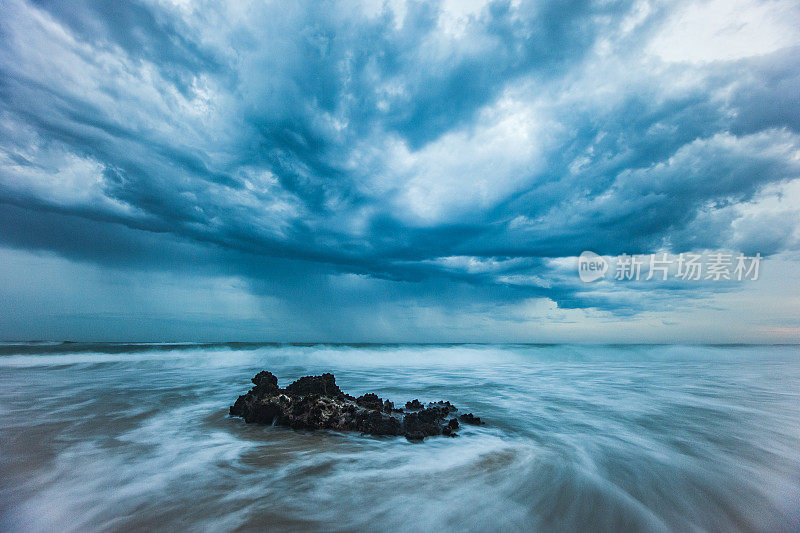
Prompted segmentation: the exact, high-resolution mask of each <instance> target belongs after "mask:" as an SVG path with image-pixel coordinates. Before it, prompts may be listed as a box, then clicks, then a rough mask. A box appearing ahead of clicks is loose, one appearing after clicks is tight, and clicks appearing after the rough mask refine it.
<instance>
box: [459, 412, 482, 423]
mask: <svg viewBox="0 0 800 533" xmlns="http://www.w3.org/2000/svg"><path fill="white" fill-rule="evenodd" d="M459 418H460V419H461V421H462V422H464V423H465V424H471V425H473V426H483V425H484V423H483V421H482V420H481V419H480V417H478V416H475V415H473V414H472V413H466V414H463V415H461V416H460V417H459Z"/></svg>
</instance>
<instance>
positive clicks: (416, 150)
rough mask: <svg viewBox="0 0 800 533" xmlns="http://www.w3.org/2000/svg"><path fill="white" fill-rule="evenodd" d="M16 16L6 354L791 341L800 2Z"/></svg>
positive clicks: (2, 271)
mask: <svg viewBox="0 0 800 533" xmlns="http://www.w3.org/2000/svg"><path fill="white" fill-rule="evenodd" d="M1 4H2V9H0V35H2V39H0V308H2V309H3V313H2V315H3V316H2V317H0V337H2V338H6V339H30V338H39V339H40V338H47V339H61V338H70V339H87V340H203V341H210V340H278V341H292V340H314V341H317V340H328V341H487V342H493V341H525V342H565V341H580V342H593V341H594V342H796V341H800V273H798V271H800V269H798V266H800V254H798V248H799V245H800V213H799V212H798V210H799V209H800V207H799V206H800V96H799V95H800V61H798V57H800V29H799V28H798V25H797V24H796V21H797V20H800V6H798V5H797V3H796V2H793V1H765V2H757V1H748V0H712V1H708V2H697V1H670V2H655V1H602V2H586V1H573V2H559V3H553V2H542V1H538V2H526V1H522V0H520V1H512V2H499V1H497V2H488V3H487V2H476V1H449V0H448V1H444V2H401V1H398V2H380V1H377V2H376V1H366V0H365V1H361V2H341V3H340V2H321V3H320V2H291V3H286V2H226V3H224V4H225V5H217V4H216V3H212V2H193V1H188V0H161V1H156V0H153V1H143V2H119V3H118V2H113V1H74V2H68V3H67V2H61V1H38V2H24V1H19V0H3V1H2V3H1ZM584 250H592V251H594V252H597V253H599V254H602V255H605V256H609V257H615V256H619V255H620V254H624V253H627V254H651V253H656V252H668V253H670V254H679V253H682V252H684V253H689V252H700V253H709V252H711V251H724V252H726V253H731V254H738V253H740V252H741V253H745V254H755V253H760V254H761V255H762V256H763V257H764V260H763V262H762V264H761V275H760V278H759V279H758V280H755V281H752V280H751V281H746V282H741V283H734V282H730V283H724V282H723V283H713V282H705V281H701V282H699V283H694V284H692V283H679V282H673V281H670V282H664V283H659V282H657V281H650V282H647V283H645V282H641V283H624V282H616V281H614V280H611V279H607V280H601V281H599V282H597V283H593V284H587V283H583V282H581V281H580V280H579V279H578V276H577V271H576V266H575V258H576V256H578V255H580V254H581V252H583V251H584Z"/></svg>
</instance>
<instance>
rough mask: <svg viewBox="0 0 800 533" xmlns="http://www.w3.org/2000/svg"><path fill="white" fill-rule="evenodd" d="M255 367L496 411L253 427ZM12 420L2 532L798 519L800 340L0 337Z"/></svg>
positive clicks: (660, 525)
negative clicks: (460, 420) (403, 433)
mask: <svg viewBox="0 0 800 533" xmlns="http://www.w3.org/2000/svg"><path fill="white" fill-rule="evenodd" d="M260 370H269V371H271V372H272V373H274V374H275V375H276V376H278V378H279V380H280V385H281V386H286V385H287V384H288V383H289V382H290V381H292V380H294V379H296V378H298V377H301V376H305V375H314V374H321V373H323V372H332V373H333V374H335V376H336V382H337V384H338V385H339V386H340V387H341V388H342V390H344V391H345V392H347V393H350V394H353V395H356V396H357V395H360V394H364V393H366V392H375V393H377V394H378V395H379V396H381V397H383V398H387V399H389V400H392V401H394V402H395V403H404V402H406V401H407V400H411V399H414V398H419V399H420V400H422V401H436V400H449V401H450V402H452V403H453V404H455V405H456V406H457V407H458V408H459V409H460V412H461V413H465V412H472V413H474V414H475V415H477V416H480V417H481V418H482V419H484V420H485V421H486V425H485V426H462V428H461V429H460V430H459V434H460V436H459V437H457V438H447V437H433V438H428V439H426V440H425V441H424V442H423V443H412V442H409V441H407V440H406V439H404V438H402V437H392V438H385V437H384V438H378V437H370V436H362V435H358V434H347V433H337V432H329V431H316V432H311V431H296V430H291V429H287V428H282V427H270V426H258V425H248V424H245V423H244V422H243V421H242V420H240V419H236V418H231V417H230V416H228V407H229V406H230V405H231V404H232V403H233V402H234V400H235V399H236V397H237V396H238V395H240V394H243V393H244V392H246V391H247V390H248V389H249V388H250V386H251V384H250V378H252V377H253V376H254V375H255V374H256V373H257V372H258V371H260ZM0 425H1V427H0V435H1V438H0V470H1V471H2V475H0V480H1V481H0V530H2V531H118V530H126V531H128V530H163V529H169V530H174V529H180V530H188V531H220V530H223V531H225V530H237V531H251V530H265V529H266V530H270V531H386V530H404V531H405V530H415V531H450V530H459V531H720V532H730V531H770V532H773V531H774V532H779V531H787V532H788V531H800V347H797V346H673V345H669V346H666V345H647V346H642V345H635V346H629V345H620V346H589V345H458V344H456V345H404V344H401V345H377V344H376V345H335V344H310V345H281V344H268V345H262V344H80V343H4V344H2V345H0Z"/></svg>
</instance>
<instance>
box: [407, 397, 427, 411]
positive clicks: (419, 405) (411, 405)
mask: <svg viewBox="0 0 800 533" xmlns="http://www.w3.org/2000/svg"><path fill="white" fill-rule="evenodd" d="M424 408H425V406H424V405H422V403H421V402H420V401H419V400H417V399H416V398H415V399H413V400H411V401H410V402H406V409H414V410H419V409H424Z"/></svg>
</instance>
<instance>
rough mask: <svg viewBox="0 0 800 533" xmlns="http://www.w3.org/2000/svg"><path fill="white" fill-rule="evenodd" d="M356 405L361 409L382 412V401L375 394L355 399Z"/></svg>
mask: <svg viewBox="0 0 800 533" xmlns="http://www.w3.org/2000/svg"><path fill="white" fill-rule="evenodd" d="M356 403H357V404H358V405H360V406H361V407H366V408H367V409H374V410H376V411H382V410H383V400H381V399H380V398H378V395H377V394H373V393H371V392H370V393H368V394H365V395H364V396H359V397H358V398H356ZM390 410H391V409H390Z"/></svg>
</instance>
